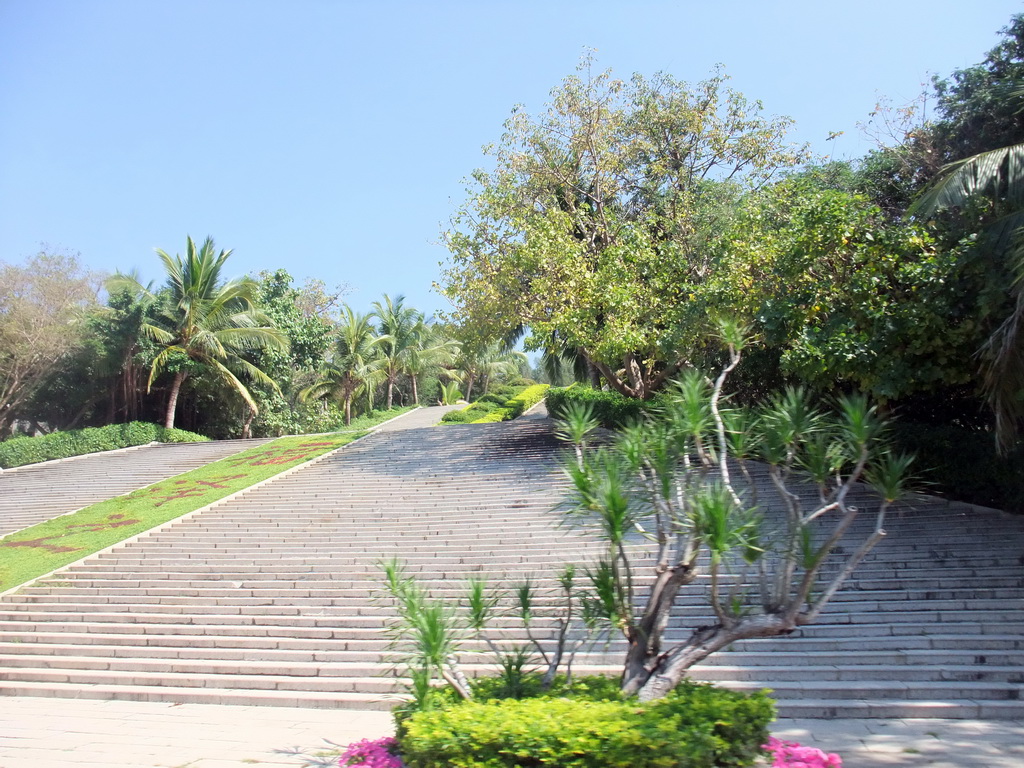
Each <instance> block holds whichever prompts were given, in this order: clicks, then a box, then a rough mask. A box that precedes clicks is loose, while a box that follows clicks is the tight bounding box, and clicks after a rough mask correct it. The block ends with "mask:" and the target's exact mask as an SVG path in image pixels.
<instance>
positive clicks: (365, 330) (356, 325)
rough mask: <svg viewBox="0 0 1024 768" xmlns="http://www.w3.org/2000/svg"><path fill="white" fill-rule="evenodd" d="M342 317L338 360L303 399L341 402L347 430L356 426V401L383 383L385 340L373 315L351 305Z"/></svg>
mask: <svg viewBox="0 0 1024 768" xmlns="http://www.w3.org/2000/svg"><path fill="white" fill-rule="evenodd" d="M341 317H342V319H341V324H340V325H339V326H338V342H337V345H336V346H335V352H334V359H333V360H331V362H330V363H329V364H328V365H327V367H326V368H325V369H324V370H323V371H322V372H321V374H320V378H319V380H317V381H316V382H315V383H314V384H312V385H311V386H309V387H307V388H306V389H304V390H303V391H302V393H301V394H300V395H299V397H300V398H301V399H302V400H306V399H308V398H310V397H314V398H324V397H333V398H335V399H337V400H339V401H340V402H341V403H342V405H343V407H344V409H345V426H348V425H349V424H351V423H352V400H353V398H355V396H356V395H358V394H359V392H361V391H365V390H367V389H370V388H372V387H375V386H376V385H377V384H378V383H380V381H381V380H382V379H383V374H384V372H383V371H382V370H381V364H382V359H381V358H380V357H379V352H380V347H381V344H382V343H383V337H380V336H377V334H376V332H375V331H374V327H373V322H372V321H371V316H370V315H362V314H359V313H357V312H353V311H352V308H351V307H350V306H348V305H347V304H346V305H345V306H344V307H343V309H342V316H341Z"/></svg>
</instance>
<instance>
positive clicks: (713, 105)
mask: <svg viewBox="0 0 1024 768" xmlns="http://www.w3.org/2000/svg"><path fill="white" fill-rule="evenodd" d="M1022 85H1024V15H1022V16H1015V17H1014V18H1013V19H1012V20H1011V23H1010V25H1009V26H1008V27H1007V28H1006V29H1005V30H1003V40H1002V42H1001V43H1000V44H999V45H998V46H996V47H995V48H994V49H993V50H992V51H990V52H989V54H988V55H987V56H986V58H985V60H984V61H983V62H982V63H981V64H979V65H977V66H975V67H971V68H968V69H965V70H960V71H956V72H954V73H953V74H952V75H951V76H950V77H949V78H947V79H936V80H935V82H934V83H933V86H932V88H931V93H930V94H929V96H930V97H931V98H932V99H933V100H934V101H935V103H936V104H937V107H936V112H935V115H934V116H933V117H932V118H930V119H924V117H923V116H922V114H921V113H920V112H917V113H915V112H914V111H913V110H909V111H908V110H904V111H901V112H899V113H898V114H892V113H890V114H889V115H888V116H887V117H889V118H890V119H889V121H888V124H889V126H890V127H893V126H895V127H896V130H895V136H894V137H893V140H890V141H889V142H887V143H884V144H880V145H879V147H878V148H877V149H876V150H874V151H872V152H870V153H869V154H868V155H867V156H865V157H863V158H860V159H858V160H855V161H849V162H832V161H827V160H815V159H813V158H810V157H809V156H808V155H807V153H806V151H805V150H804V148H801V147H797V146H794V145H793V144H792V143H791V142H790V141H789V140H788V139H787V137H786V129H787V128H788V122H787V121H785V120H783V119H779V118H770V117H767V116H765V115H764V113H763V110H762V108H761V105H760V104H759V103H757V102H752V101H750V100H748V99H746V98H745V97H743V96H742V95H741V94H739V93H737V92H735V91H733V90H731V89H729V88H728V87H727V83H726V78H725V76H724V75H723V74H722V73H721V72H720V71H715V72H714V73H712V76H711V77H710V78H709V79H708V80H706V81H705V82H701V83H697V84H695V85H689V84H686V83H682V82H679V81H677V80H675V79H673V78H671V77H670V76H667V75H658V76H656V77H654V78H645V77H642V76H639V75H634V76H633V77H632V79H631V80H629V81H628V82H623V81H619V80H616V79H614V78H613V76H612V75H611V73H610V72H601V73H595V72H594V71H593V62H592V61H591V60H589V59H587V60H585V61H584V62H583V64H582V65H581V67H580V70H579V71H578V72H577V73H576V74H575V75H573V76H571V77H569V78H567V79H566V80H565V81H564V82H563V83H562V84H561V85H560V86H559V87H557V88H555V89H554V90H553V91H552V95H551V101H550V103H549V105H548V108H547V109H546V111H544V112H543V113H541V114H540V115H539V116H531V115H528V114H526V113H525V112H523V111H520V110H517V111H516V112H514V114H513V116H512V117H511V118H510V120H509V121H508V122H507V123H506V126H505V128H506V130H505V133H504V136H503V138H502V140H501V141H500V142H499V143H498V144H497V145H496V146H495V148H494V149H493V150H492V151H491V154H492V160H493V163H492V166H493V167H492V169H491V170H489V171H477V172H476V173H475V174H474V178H473V186H472V192H471V195H470V197H469V198H468V199H467V201H466V202H465V203H464V204H463V205H462V206H461V207H460V208H459V209H458V211H457V212H456V214H455V215H454V216H453V219H452V224H451V227H450V228H449V230H448V232H447V233H446V237H447V244H448V247H449V250H450V252H451V259H450V261H449V264H448V267H447V270H446V273H445V276H444V279H443V286H444V289H445V290H446V292H447V294H448V295H449V297H450V298H452V299H453V300H454V301H455V303H456V305H457V310H456V312H455V317H456V319H457V320H458V322H460V323H462V324H464V325H466V326H468V327H472V328H474V329H475V330H476V332H477V333H478V334H480V335H481V336H482V337H484V338H501V337H504V336H508V335H509V334H513V335H514V334H516V333H519V332H521V331H522V329H523V328H524V327H528V328H529V329H530V332H531V333H532V336H531V337H530V338H529V341H528V344H529V345H530V346H531V347H532V348H533V349H536V350H540V351H543V352H544V353H545V355H546V358H548V359H549V360H551V359H553V360H554V362H555V363H557V361H558V359H563V360H565V361H566V362H567V365H565V366H563V371H565V370H568V369H572V370H574V371H575V376H576V378H583V379H589V380H591V381H596V382H598V383H599V384H600V385H603V386H606V387H608V388H610V389H613V390H617V391H619V392H621V393H623V394H625V395H628V396H631V397H638V398H645V399H646V398H650V397H653V396H654V395H655V394H656V392H657V391H658V390H659V389H660V388H662V387H663V386H664V385H665V383H666V382H667V381H668V380H670V379H671V378H672V377H673V376H674V375H676V372H677V371H679V370H681V369H686V368H690V367H697V368H713V367H715V365H716V364H717V363H718V362H720V355H721V353H720V352H719V351H718V347H717V346H716V345H714V344H713V343H711V339H712V337H713V326H714V320H715V318H720V317H731V318H735V319H738V320H739V321H741V322H742V323H743V324H745V325H746V326H748V327H749V328H750V329H751V331H752V332H753V333H754V334H755V335H756V337H757V339H758V341H759V344H758V348H757V349H756V350H751V351H750V352H749V353H748V355H747V356H746V357H745V359H744V361H743V363H742V364H741V366H740V368H739V369H738V370H737V371H736V372H735V374H734V381H735V382H737V384H738V386H739V388H740V394H741V396H743V397H745V398H746V399H748V400H750V401H757V400H760V399H763V398H764V397H765V395H766V394H767V393H768V392H770V391H774V390H777V389H778V388H779V387H780V386H783V385H786V384H800V385H802V386H804V387H807V388H809V389H811V390H812V391H814V392H817V393H820V394H821V395H822V396H826V395H827V396H831V395H833V394H835V393H837V392H861V393H864V394H867V395H870V396H871V397H872V398H873V399H874V400H875V401H876V402H879V403H880V404H881V405H882V407H883V408H885V409H886V410H890V411H894V412H896V413H898V414H900V415H901V417H902V418H903V419H904V420H908V421H909V422H915V423H928V424H933V425H940V424H941V425H952V426H955V427H956V428H959V429H964V430H968V431H974V432H980V433H986V434H988V435H989V438H990V439H991V436H992V434H993V433H994V432H996V431H997V428H998V432H999V435H1000V437H1001V445H1002V448H1003V450H1005V451H1012V450H1013V446H1014V441H1015V440H1016V439H1017V438H1016V437H1015V435H1017V434H1018V433H1019V429H1020V426H1021V419H1022V417H1024V373H1022V372H1024V363H1022V362H1021V361H1022V360H1024V348H1022V347H1024V345H1022V341H1024V333H1020V332H1018V331H1019V329H1020V328H1021V327H1024V326H1022V315H1024V309H1022V307H1024V299H1022V291H1021V287H1020V286H1021V284H1022V283H1021V279H1022V277H1024V259H1021V257H1020V256H1019V255H1017V256H1015V255H1014V254H1015V253H1017V251H1016V250H1015V249H1014V247H1013V239H1012V236H1011V233H1012V232H1013V231H1014V229H1015V228H1016V227H1018V226H1019V224H1020V220H1019V219H1017V218H1014V215H1018V214H1019V212H1020V210H1021V206H1020V202H1019V201H1020V199H1021V198H1020V194H1021V193H1020V183H1021V182H1022V181H1024V173H1021V170H1020V169H1021V168H1022V167H1024V165H1021V164H1020V159H1019V156H1018V154H1015V153H1014V152H1013V151H1003V152H1002V153H999V152H996V153H995V154H994V155H993V154H991V153H993V151H994V150H1002V148H1005V147H1011V148H1012V147H1017V149H1018V150H1019V149H1020V148H1019V146H1018V145H1020V144H1021V142H1022V141H1024V109H1022V107H1024V97H1022V95H1021V92H1020V91H1021V86H1022ZM1015 86H1016V88H1015ZM883 117H885V116H883ZM1021 151H1024V150H1021ZM979 153H982V154H981V155H980V157H981V158H982V160H972V159H971V158H977V157H978V156H979ZM984 153H990V154H988V155H986V154H984ZM986 158H987V162H988V165H987V166H986V165H984V162H985V159H986ZM957 163H960V164H964V163H966V164H967V165H966V166H964V167H965V168H966V169H967V170H966V171H964V172H962V173H961V175H960V177H959V179H958V180H954V181H950V180H949V177H948V176H947V174H948V173H949V172H950V169H951V168H956V167H958V166H956V164H957ZM951 164H952V165H951ZM986 169H987V172H988V175H985V174H986ZM965 176H966V177H968V178H969V180H970V181H969V182H968V181H964V177H965ZM1013 180H1016V182H1017V183H1016V185H1014V184H1013V183H1012V182H1013ZM943 185H944V186H943ZM940 187H941V188H942V189H943V190H944V192H943V196H942V197H941V198H935V194H934V193H931V197H932V198H933V199H932V200H931V202H930V203H928V204H922V203H921V202H917V201H921V200H922V196H925V195H927V194H929V191H930V190H935V189H939V188H940ZM950 190H952V192H951V191H950ZM936 199H938V200H939V201H938V202H936ZM926 202H927V201H926ZM915 203H916V204H915ZM549 368H550V369H551V370H552V371H556V370H557V368H558V366H557V365H552V366H549ZM553 375H557V374H553ZM562 375H564V373H563V374H562ZM997 415H998V419H997Z"/></svg>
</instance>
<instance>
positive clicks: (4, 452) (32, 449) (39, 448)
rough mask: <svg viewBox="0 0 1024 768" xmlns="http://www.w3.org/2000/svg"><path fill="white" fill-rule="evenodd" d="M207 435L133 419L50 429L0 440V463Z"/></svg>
mask: <svg viewBox="0 0 1024 768" xmlns="http://www.w3.org/2000/svg"><path fill="white" fill-rule="evenodd" d="M209 439H210V438H208V437H203V436H202V435H197V434H195V433H193V432H186V431H185V430H183V429H165V428H164V427H160V426H157V425H156V424H147V423H144V422H140V421H133V422H131V423H130V424H111V425H109V426H106V427H90V428H87V429H78V430H72V431H70V432H51V433H50V434H48V435H40V436H39V437H15V438H13V439H11V440H7V441H6V442H3V443H0V467H2V468H4V469H8V468H10V467H20V466H23V465H25V464H35V463H36V462H40V461H49V460H51V459H66V458H68V457H71V456H81V455H83V454H87V453H99V452H100V451H113V450H116V449H118V448H127V447H129V446H132V445H146V444H148V443H154V442H155V443H194V442H200V441H203V440H209Z"/></svg>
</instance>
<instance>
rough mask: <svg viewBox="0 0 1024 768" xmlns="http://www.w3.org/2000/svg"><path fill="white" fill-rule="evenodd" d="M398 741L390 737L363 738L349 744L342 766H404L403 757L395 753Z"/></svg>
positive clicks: (344, 753) (343, 755)
mask: <svg viewBox="0 0 1024 768" xmlns="http://www.w3.org/2000/svg"><path fill="white" fill-rule="evenodd" d="M397 750H398V742H397V741H395V740H394V739H392V738H390V737H388V738H384V739H376V740H374V741H371V740H370V739H363V740H362V741H357V742H355V743H354V744H349V745H348V747H347V748H346V749H345V751H344V752H342V753H341V759H340V760H339V762H338V765H340V766H359V767H360V768H403V765H404V764H403V763H402V759H401V758H400V757H399V756H398V755H397V754H395V753H396V751H397Z"/></svg>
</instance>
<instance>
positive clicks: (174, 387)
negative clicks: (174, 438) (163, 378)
mask: <svg viewBox="0 0 1024 768" xmlns="http://www.w3.org/2000/svg"><path fill="white" fill-rule="evenodd" d="M185 376H186V373H185V372H184V371H178V372H177V373H176V374H174V383H173V384H171V392H170V394H169V395H168V396H167V416H166V418H165V419H164V427H165V428H167V429H174V410H175V409H176V408H177V407H178V393H179V392H180V391H181V382H183V381H184V380H185Z"/></svg>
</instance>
